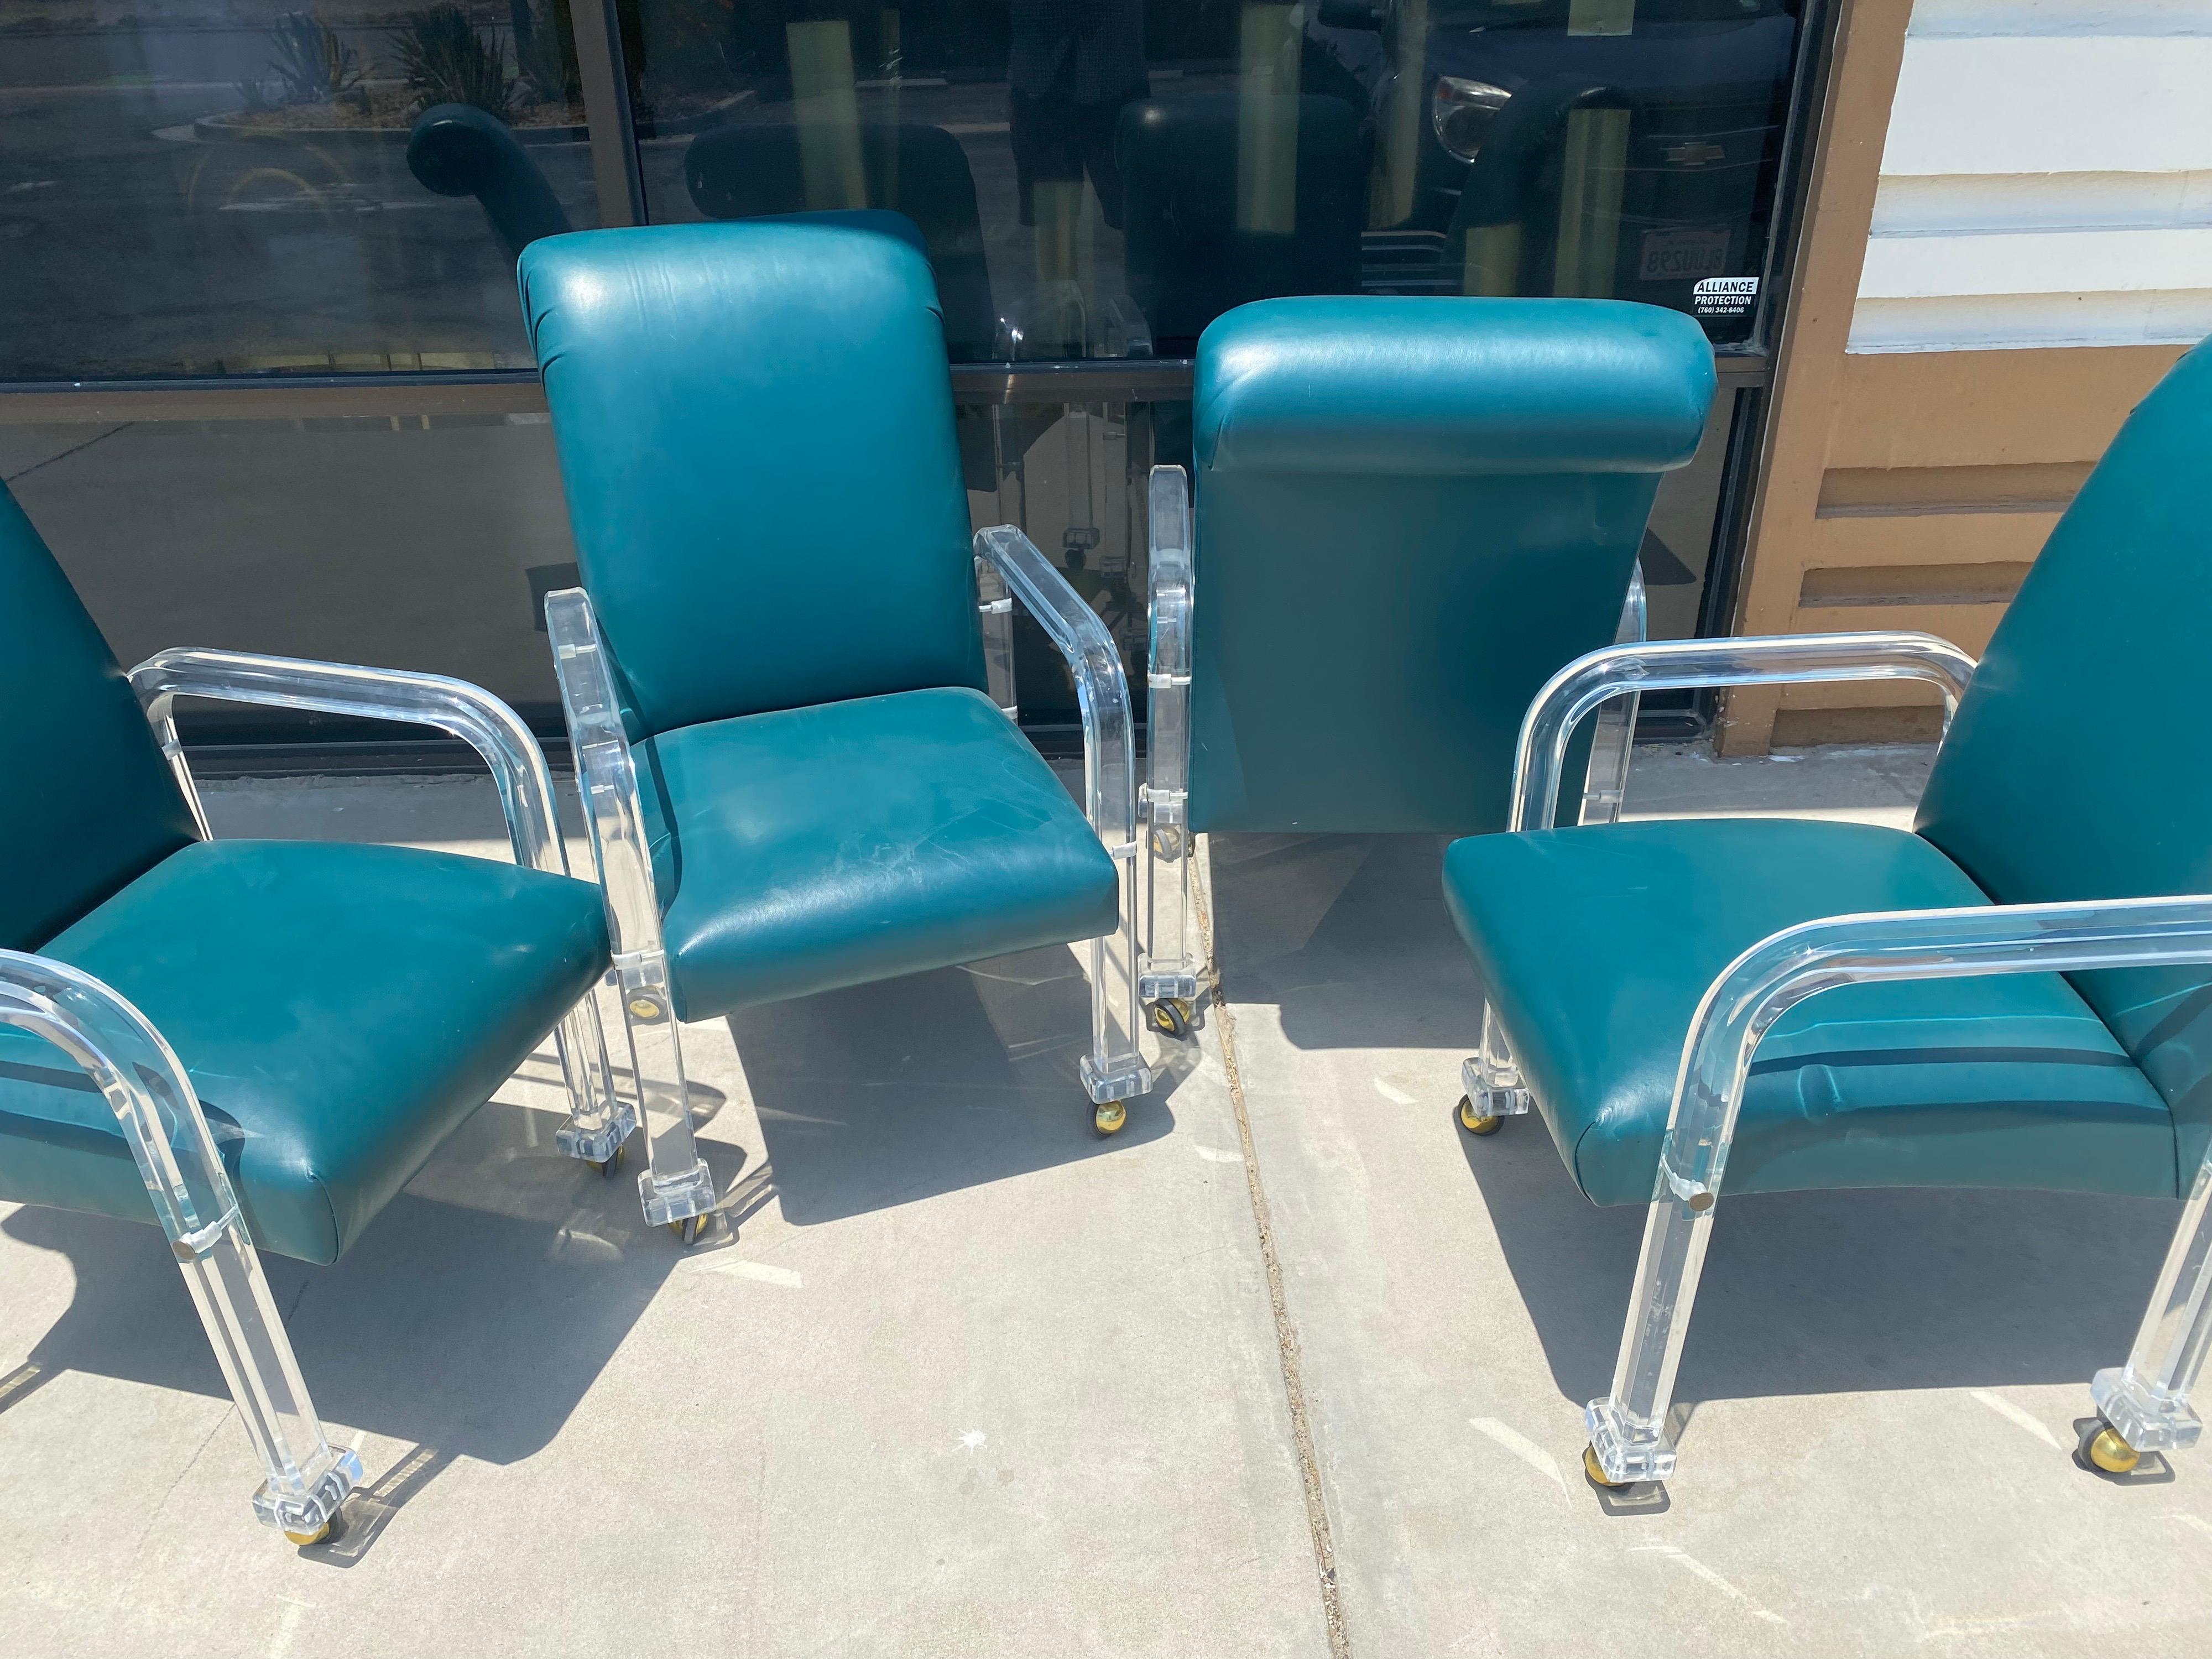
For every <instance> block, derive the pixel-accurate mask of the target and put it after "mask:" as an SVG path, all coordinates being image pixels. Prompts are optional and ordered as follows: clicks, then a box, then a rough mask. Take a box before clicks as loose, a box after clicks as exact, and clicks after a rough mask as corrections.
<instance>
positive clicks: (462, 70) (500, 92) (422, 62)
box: [393, 6, 515, 121]
mask: <svg viewBox="0 0 2212 1659" xmlns="http://www.w3.org/2000/svg"><path fill="white" fill-rule="evenodd" d="M393 42H394V44H395V46H397V47H398V52H399V72H400V73H401V74H402V75H404V76H406V78H407V85H408V88H409V89H410V91H412V92H414V93H415V94H416V96H418V97H419V98H421V99H422V102H423V104H424V105H425V106H428V105H431V104H473V105H475V106H476V107H477V108H478V109H480V110H482V111H483V112H484V113H485V114H487V115H495V116H497V117H498V118H500V119H501V120H502V121H505V120H508V119H511V118H512V117H513V109H514V88H515V82H514V78H513V76H510V75H508V74H507V53H506V52H505V51H504V50H502V49H501V46H500V44H499V41H498V40H497V39H496V38H494V39H491V40H486V39H485V38H484V37H483V35H481V34H478V33H477V30H476V25H475V24H473V23H471V22H470V21H469V15H468V14H467V13H466V12H465V11H463V10H462V9H460V8H459V6H433V7H431V8H430V9H428V11H422V12H417V13H416V14H415V15H414V16H412V17H410V19H408V21H407V26H406V27H404V28H401V29H396V30H394V31H393Z"/></svg>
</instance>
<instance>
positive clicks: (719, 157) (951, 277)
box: [684, 120, 999, 359]
mask: <svg viewBox="0 0 2212 1659" xmlns="http://www.w3.org/2000/svg"><path fill="white" fill-rule="evenodd" d="M848 132H849V134H850V137H851V138H852V140H853V143H854V145H855V146H856V147H857V149H858V153H859V159H860V177H859V178H858V179H852V178H849V177H842V176H839V174H838V170H837V169H836V168H835V167H832V168H829V169H824V168H823V167H822V166H821V161H822V159H823V158H822V157H819V156H817V157H816V158H814V159H815V161H816V168H815V173H816V176H815V178H814V179H813V180H812V183H813V185H814V189H813V190H812V191H809V189H808V187H807V186H808V184H809V179H808V168H807V165H806V163H807V161H808V160H809V157H808V156H807V155H806V154H805V148H804V145H805V139H806V138H808V137H819V138H820V139H821V140H822V141H823V143H824V144H825V145H828V146H829V147H830V151H831V155H832V156H833V157H834V156H835V155H836V151H835V140H836V138H837V137H842V136H845V134H846V133H848ZM840 159H848V160H849V159H850V158H849V156H846V157H843V158H840ZM825 171H827V172H828V173H829V174H830V176H829V177H828V178H826V179H825V178H823V177H822V176H821V175H822V173H823V172H825ZM856 184H857V185H858V186H859V188H858V190H857V191H856V190H855V189H854V185H856ZM684 185H685V186H686V187H687V188H688V189H689V190H690V192H691V204H692V205H693V206H694V207H696V208H697V209H698V210H699V211H700V212H702V213H703V214H705V215H706V216H708V218H709V219H760V218H769V217H782V216H787V215H797V214H800V213H819V214H825V215H826V214H828V213H831V212H840V211H842V212H851V211H856V210H857V211H862V212H866V211H868V210H890V211H892V212H895V213H902V214H904V215H905V216H907V217H908V219H909V220H911V221H912V222H914V224H915V227H916V228H918V229H919V230H920V232H921V241H922V251H923V252H926V253H927V254H928V256H929V264H930V269H931V270H933V271H934V272H935V273H936V276H937V293H938V297H939V299H940V300H941V301H943V302H944V306H945V343H946V344H947V345H948V346H949V347H950V348H951V352H952V355H953V356H956V357H960V358H963V359H966V358H981V357H994V356H998V355H999V353H998V352H997V351H996V350H995V349H994V347H995V344H996V343H997V339H998V332H999V313H998V310H997V307H995V306H994V304H993V303H992V299H991V270H990V266H989V265H988V264H987V263H986V261H985V258H984V253H983V220H982V216H981V212H980V211H979V210H978V209H977V207H976V205H975V172H974V170H973V169H972V168H970V167H969V165H968V152H967V151H966V150H965V149H962V148H961V144H960V141H959V140H958V139H957V138H956V137H953V136H952V135H951V133H949V132H947V131H945V129H944V128H943V127H940V126H933V125H930V124H928V123H927V122H923V121H884V120H864V121H861V122H860V123H859V124H858V125H857V126H856V127H854V128H851V129H845V130H842V131H841V130H839V129H836V128H834V127H821V128H817V129H812V130H810V131H809V132H808V133H807V134H805V135H802V134H801V132H800V131H799V128H798V127H797V126H796V125H793V124H792V123H790V122H787V121H740V122H736V123H733V124H732V125H729V126H725V127H714V128H712V129H710V130H709V131H706V132H702V133H701V134H700V135H699V136H698V137H696V138H694V139H693V140H692V141H691V146H690V149H687V150H685V151H684ZM855 197H863V198H865V199H855Z"/></svg>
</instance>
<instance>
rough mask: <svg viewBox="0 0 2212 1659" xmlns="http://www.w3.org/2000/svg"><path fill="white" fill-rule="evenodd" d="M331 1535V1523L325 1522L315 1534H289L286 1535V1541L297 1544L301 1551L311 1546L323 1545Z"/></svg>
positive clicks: (316, 1529) (315, 1530)
mask: <svg viewBox="0 0 2212 1659" xmlns="http://www.w3.org/2000/svg"><path fill="white" fill-rule="evenodd" d="M330 1535H331V1523H330V1522H327V1521H325V1522H323V1524H322V1525H321V1526H319V1527H317V1528H315V1529H314V1531H313V1532H287V1533H286V1534H284V1541H285V1542H286V1543H288V1544H297V1545H298V1546H299V1547H301V1549H305V1548H307V1546H308V1545H310V1544H319V1543H321V1542H322V1541H323V1540H325V1538H328V1537H329V1536H330Z"/></svg>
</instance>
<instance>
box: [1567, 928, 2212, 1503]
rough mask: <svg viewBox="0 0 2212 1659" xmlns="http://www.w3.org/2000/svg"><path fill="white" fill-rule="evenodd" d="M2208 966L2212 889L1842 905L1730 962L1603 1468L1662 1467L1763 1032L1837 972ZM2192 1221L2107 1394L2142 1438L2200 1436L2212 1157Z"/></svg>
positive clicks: (1665, 1193)
mask: <svg viewBox="0 0 2212 1659" xmlns="http://www.w3.org/2000/svg"><path fill="white" fill-rule="evenodd" d="M2194 963H2212V896H2189V897H2179V898H2143V899H2110V900H2096V901H2091V902H2079V903H2066V904H2032V905H1997V906H1987V907H1980V908H1972V909H1960V910H1906V911H1894V912H1890V913H1887V914H1882V915H1848V916H1833V917H1829V918H1827V919H1826V920H1823V921H1808V922H1805V923H1802V924H1801V925H1799V926H1798V927H1790V928H1787V929H1785V930H1784V931H1783V932H1781V933H1776V934H1773V935H1771V937H1769V938H1767V939H1762V940H1760V941H1759V943H1758V944H1757V945H1753V946H1752V947H1751V948H1750V949H1749V950H1747V951H1745V952H1744V953H1743V954H1742V955H1741V956H1740V957H1737V958H1736V959H1735V962H1733V963H1730V964H1729V967H1728V968H1727V969H1724V970H1723V972H1722V974H1721V975H1720V976H1719V977H1718V978H1717V979H1716V980H1715V981H1713V983H1712V984H1711V987H1708V988H1707V990H1706V992H1705V997H1704V999H1703V1000H1701V1001H1700V1002H1699V1005H1698V1011H1697V1013H1696V1015H1695V1016H1694V1018H1692V1021H1691V1023H1690V1029H1689V1034H1688V1036H1687V1039H1686V1041H1685V1042H1684V1044H1683V1048H1682V1060H1681V1064H1680V1069H1679V1070H1678V1072H1677V1073H1676V1078H1675V1085H1674V1104H1673V1108H1672V1109H1671V1110H1670V1112H1669V1114H1668V1121H1667V1133H1666V1136H1665V1138H1664V1139H1663V1140H1662V1143H1661V1150H1660V1156H1659V1166H1658V1173H1657V1176H1656V1181H1655V1182H1654V1188H1653V1193H1652V1202H1651V1207H1650V1213H1649V1216H1648V1217H1647V1219H1646V1222H1645V1226H1644V1250H1643V1255H1642V1257H1641V1259H1640V1260H1639V1261H1638V1267H1637V1284H1636V1291H1635V1294H1634V1296H1633V1297H1632V1300H1631V1302H1630V1304H1629V1311H1628V1321H1627V1326H1626V1330H1625V1332H1624V1334H1623V1336H1622V1341H1621V1350H1620V1361H1619V1364H1618V1365H1617V1367H1616V1369H1615V1370H1614V1373H1613V1391H1612V1394H1611V1395H1610V1396H1608V1397H1607V1399H1605V1400H1600V1401H1592V1402H1591V1403H1590V1406H1589V1411H1588V1413H1586V1417H1585V1422H1586V1425H1587V1426H1588V1427H1589V1431H1590V1444H1591V1447H1592V1452H1593V1455H1595V1457H1596V1458H1597V1460H1598V1461H1599V1462H1600V1463H1601V1466H1602V1467H1603V1468H1604V1471H1605V1473H1606V1474H1607V1478H1608V1479H1610V1480H1615V1481H1621V1480H1664V1479H1665V1478H1666V1476H1667V1474H1668V1473H1669V1472H1670V1471H1671V1469H1672V1468H1673V1467H1674V1447H1673V1445H1672V1443H1671V1442H1670V1441H1669V1440H1668V1437H1667V1434H1666V1431H1665V1419H1666V1416H1667V1412H1668V1406H1669V1405H1670V1404H1671V1402H1672V1399H1673V1394H1674V1376H1675V1368H1676V1365H1677V1364H1678V1362H1679V1361H1680V1357H1681V1348H1682V1340H1683V1336H1684V1334H1685V1331H1686V1327H1687V1322H1688V1318H1689V1310H1690V1304H1691V1303H1692V1299H1693V1298H1694V1297H1695V1295H1696V1291H1697V1281H1698V1275H1699V1270H1700V1267H1702V1264H1703V1262H1704V1259H1705V1243H1706V1235H1707V1230H1708V1229H1709V1228H1710V1226H1711V1220H1712V1211H1713V1207H1714V1204H1715V1201H1716V1200H1717V1198H1718V1196H1719V1194H1720V1191H1721V1187H1722V1182H1723V1176H1724V1175H1725V1172H1726V1170H1727V1166H1728V1155H1729V1143H1730V1142H1731V1140H1732V1139H1734V1137H1735V1126H1736V1119H1737V1115H1738V1114H1739V1112H1740V1111H1741V1107H1742V1104H1743V1095H1744V1088H1745V1084H1746V1080H1747V1078H1748V1076H1749V1073H1750V1068H1751V1063H1752V1057H1753V1053H1754V1051H1755V1050H1756V1049H1757V1048H1758V1046H1759V1039H1760V1038H1761V1037H1762V1036H1765V1033H1766V1032H1767V1031H1768V1030H1770V1029H1771V1027H1772V1026H1773V1024H1775V1022H1776V1021H1777V1020H1778V1019H1779V1018H1781V1017H1782V1016H1783V1015H1784V1013H1786V1012H1788V1011H1789V1010H1790V1008H1792V1007H1794V1006H1796V1005H1797V1004H1798V1003H1800V1002H1802V1001H1804V1000H1806V999H1807V998H1808V997H1812V996H1817V995H1818V994H1820V993H1821V992H1823V991H1827V990H1832V989H1834V988H1835V987H1838V986H1842V985H1853V984H1863V983H1867V982H1870V981H1901V980H1923V979H1954V978H1962V977H1966V976H1969V975H1979V974H2018V973H2077V972H2082V971H2086V970H2089V969H2105V968H2151V967H2172V966H2177V965H2183V964H2194ZM2184 1179H2185V1181H2186V1182H2190V1183H2191V1187H2190V1194H2189V1199H2188V1203H2187V1206H2185V1211H2184V1213H2183V1218H2182V1223H2181V1225H2180V1227H2179V1230H2178V1231H2177V1232H2176V1234H2175V1237H2174V1243H2173V1246H2172V1249H2171V1251H2170V1252H2169V1253H2168V1255H2167V1257H2166V1266H2165V1268H2164V1270H2163V1272H2162V1273H2161V1275H2160V1279H2159V1281H2158V1287H2157V1289H2156V1291H2155V1292H2154V1294H2153V1296H2152V1298H2151V1303H2150V1307H2149V1310H2148V1312H2147V1313H2146V1314H2145V1315H2144V1317H2143V1322H2142V1327H2141V1328H2140V1329H2139V1331H2138V1333H2137V1334H2136V1342H2135V1347H2134V1350H2133V1352H2131V1354H2130V1358H2129V1359H2128V1363H2127V1364H2126V1366H2125V1367H2124V1368H2123V1369H2120V1370H2106V1371H2101V1372H2100V1373H2099V1374H2098V1376H2097V1378H2096V1380H2095V1382H2094V1383H2093V1385H2092V1386H2093V1392H2094V1395H2095V1397H2096V1401H2097V1405H2098V1407H2099V1409H2100V1411H2102V1412H2103V1413H2104V1414H2105V1416H2106V1419H2107V1421H2109V1422H2110V1423H2111V1424H2112V1426H2113V1427H2114V1428H2115V1429H2116V1430H2117V1431H2118V1432H2119V1433H2120V1434H2121V1435H2122V1436H2124V1437H2125V1438H2126V1440H2127V1441H2128V1442H2129V1443H2130V1444H2131V1445H2132V1446H2133V1447H2134V1448H2135V1449H2136V1450H2138V1451H2142V1450H2148V1449H2154V1448H2161V1447H2168V1446H2185V1445H2188V1444H2190V1443H2192V1442H2193V1441H2194V1440H2195V1439H2196V1438H2197V1434H2198V1432H2199V1427H2200V1425H2198V1422H2197V1418H2196V1417H2195V1415H2194V1413H2191V1411H2190V1409H2189V1407H2188V1399H2187V1396H2188V1393H2189V1389H2190V1387H2191V1384H2192V1383H2194V1381H2195V1379H2196V1376H2197V1371H2198V1370H2199V1369H2200V1368H2201V1367H2202V1365H2203V1360H2204V1355H2205V1351H2206V1348H2207V1347H2208V1346H2212V1296H2208V1294H2207V1291H2208V1289H2212V1209H2208V1200H2212V1158H2208V1160H2207V1161H2206V1162H2205V1164H2203V1166H2202V1167H2201V1168H2199V1169H2197V1170H2193V1171H2185V1172H2184Z"/></svg>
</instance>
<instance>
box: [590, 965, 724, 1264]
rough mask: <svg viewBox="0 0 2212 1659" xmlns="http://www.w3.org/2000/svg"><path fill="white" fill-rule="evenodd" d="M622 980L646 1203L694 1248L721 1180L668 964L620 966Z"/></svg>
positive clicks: (640, 1189) (654, 1217)
mask: <svg viewBox="0 0 2212 1659" xmlns="http://www.w3.org/2000/svg"><path fill="white" fill-rule="evenodd" d="M615 981H616V986H617V989H618V990H619V992H620V993H621V996H622V1006H623V1026H624V1028H625V1029H626V1030H627V1031H628V1032H629V1052H630V1068H631V1075H633V1076H634V1077H635V1078H636V1079H637V1098H638V1111H639V1115H640V1116H641V1119H642V1120H643V1123H644V1127H645V1149H646V1158H647V1168H646V1170H645V1172H644V1173H643V1174H641V1176H638V1178H637V1195H638V1199H639V1201H640V1202H641V1204H642V1205H643V1206H644V1207H645V1218H646V1220H647V1222H648V1223H651V1224H652V1225H655V1226H665V1227H667V1228H669V1229H670V1230H671V1231H673V1232H674V1233H675V1234H676V1235H677V1237H679V1238H681V1239H682V1240H683V1241H684V1243H687V1244H688V1243H691V1242H692V1241H693V1240H694V1239H696V1238H697V1237H699V1235H700V1233H701V1232H702V1231H704V1230H705V1227H706V1223H707V1219H708V1217H709V1216H710V1215H711V1214H712V1213H713V1212H714V1198H715V1194H714V1172H713V1171H712V1170H709V1169H708V1167H707V1164H706V1160H705V1159H703V1158H701V1157H700V1156H699V1146H698V1142H697V1141H696V1139H694V1138H693V1136H692V1133H691V1094H690V1085H689V1084H688V1083H687V1081H686V1079H685V1078H684V1040H683V1037H682V1036H681V1034H680V1030H679V1028H678V1024H677V1019H676V1012H675V1006H674V1004H673V1003H672V1002H671V1000H670V998H669V994H668V962H667V958H666V957H663V956H661V955H660V954H659V952H657V951H656V952H653V953H652V954H651V955H650V956H647V957H641V958H638V959H634V960H626V961H621V962H617V963H616V964H615Z"/></svg>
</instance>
